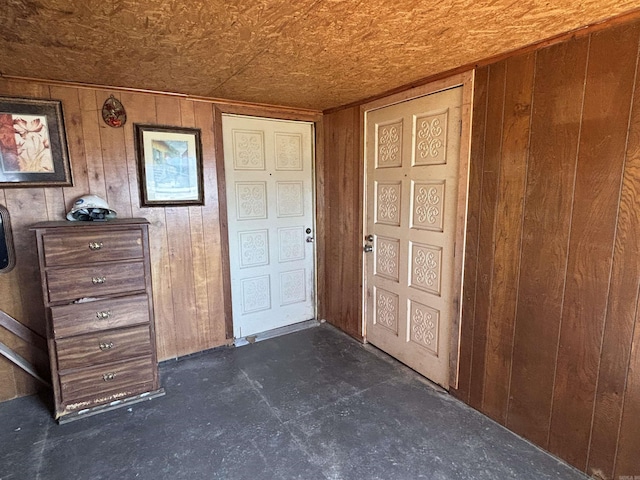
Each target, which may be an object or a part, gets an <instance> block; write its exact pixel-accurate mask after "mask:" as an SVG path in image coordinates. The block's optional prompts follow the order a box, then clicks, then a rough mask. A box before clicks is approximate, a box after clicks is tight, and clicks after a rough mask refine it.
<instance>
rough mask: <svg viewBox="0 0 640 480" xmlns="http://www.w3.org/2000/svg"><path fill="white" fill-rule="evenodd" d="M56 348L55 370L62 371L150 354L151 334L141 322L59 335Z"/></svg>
mask: <svg viewBox="0 0 640 480" xmlns="http://www.w3.org/2000/svg"><path fill="white" fill-rule="evenodd" d="M56 348H57V350H58V370H60V371H62V370H68V369H71V368H82V367H90V366H93V365H98V364H103V363H112V362H117V361H119V360H126V359H127V358H133V357H139V356H141V355H151V336H150V334H149V327H148V326H147V325H142V326H138V327H130V328H123V329H120V330H107V331H104V332H100V333H94V334H90V335H81V336H79V337H69V338H63V339H61V340H58V341H57V342H56Z"/></svg>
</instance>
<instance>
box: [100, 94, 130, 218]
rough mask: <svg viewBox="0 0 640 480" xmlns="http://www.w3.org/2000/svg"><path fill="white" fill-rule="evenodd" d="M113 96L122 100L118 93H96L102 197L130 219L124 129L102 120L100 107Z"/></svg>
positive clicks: (110, 205) (120, 214)
mask: <svg viewBox="0 0 640 480" xmlns="http://www.w3.org/2000/svg"><path fill="white" fill-rule="evenodd" d="M110 95H113V96H114V97H116V98H117V99H118V100H122V98H121V94H120V93H118V92H110V91H108V90H97V91H96V101H97V102H96V108H97V109H98V110H97V111H96V115H97V116H98V125H99V126H100V127H99V129H98V132H99V135H100V145H101V147H102V170H103V172H104V181H105V192H106V196H105V197H103V198H104V199H105V200H106V201H107V203H108V204H109V207H110V208H112V209H114V210H115V211H116V212H117V213H118V216H119V217H121V218H125V217H131V214H132V210H131V196H130V192H129V189H128V188H123V187H124V186H126V185H127V184H128V181H129V172H128V170H127V162H126V147H125V138H124V132H125V129H124V128H113V127H110V126H108V125H107V124H106V123H104V121H103V120H102V105H103V104H104V102H105V100H106V99H108V98H109V96H110Z"/></svg>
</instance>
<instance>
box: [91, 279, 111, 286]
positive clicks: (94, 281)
mask: <svg viewBox="0 0 640 480" xmlns="http://www.w3.org/2000/svg"><path fill="white" fill-rule="evenodd" d="M106 281H107V277H93V278H92V279H91V282H92V283H93V284H94V285H102V284H103V283H104V282H106Z"/></svg>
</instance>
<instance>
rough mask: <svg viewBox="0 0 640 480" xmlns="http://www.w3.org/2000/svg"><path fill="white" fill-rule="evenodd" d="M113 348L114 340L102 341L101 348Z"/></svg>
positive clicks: (103, 349)
mask: <svg viewBox="0 0 640 480" xmlns="http://www.w3.org/2000/svg"><path fill="white" fill-rule="evenodd" d="M112 348H113V342H108V343H107V342H100V350H102V351H105V350H111V349H112Z"/></svg>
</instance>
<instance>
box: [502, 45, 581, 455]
mask: <svg viewBox="0 0 640 480" xmlns="http://www.w3.org/2000/svg"><path fill="white" fill-rule="evenodd" d="M588 43H589V42H588V38H583V39H580V40H578V41H573V42H568V43H563V44H560V45H556V46H553V47H550V48H547V49H544V50H541V51H539V52H538V53H537V60H536V65H537V67H536V70H537V74H536V79H535V86H534V91H535V93H534V100H533V115H532V125H531V140H530V147H529V148H530V153H529V167H528V174H527V186H526V195H525V202H526V203H525V205H526V210H525V216H524V225H523V236H522V237H523V240H522V242H523V243H522V255H521V258H522V263H521V268H520V280H519V289H518V307H517V308H518V310H517V316H516V328H515V338H514V349H513V367H512V381H511V401H510V404H509V414H508V421H507V425H508V426H509V428H511V429H513V430H514V431H516V432H517V433H519V434H521V435H523V436H525V437H526V438H528V439H530V440H532V441H534V442H536V443H537V444H538V445H546V442H547V437H548V430H549V421H550V416H551V395H552V391H553V371H554V369H555V362H556V352H557V344H558V334H559V326H560V317H561V313H562V295H563V291H564V281H565V271H566V261H567V241H568V237H569V224H570V215H571V202H572V199H573V182H574V174H575V166H576V159H577V146H578V135H579V131H580V115H581V112H582V94H583V90H584V77H585V69H586V62H587V49H588Z"/></svg>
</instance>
